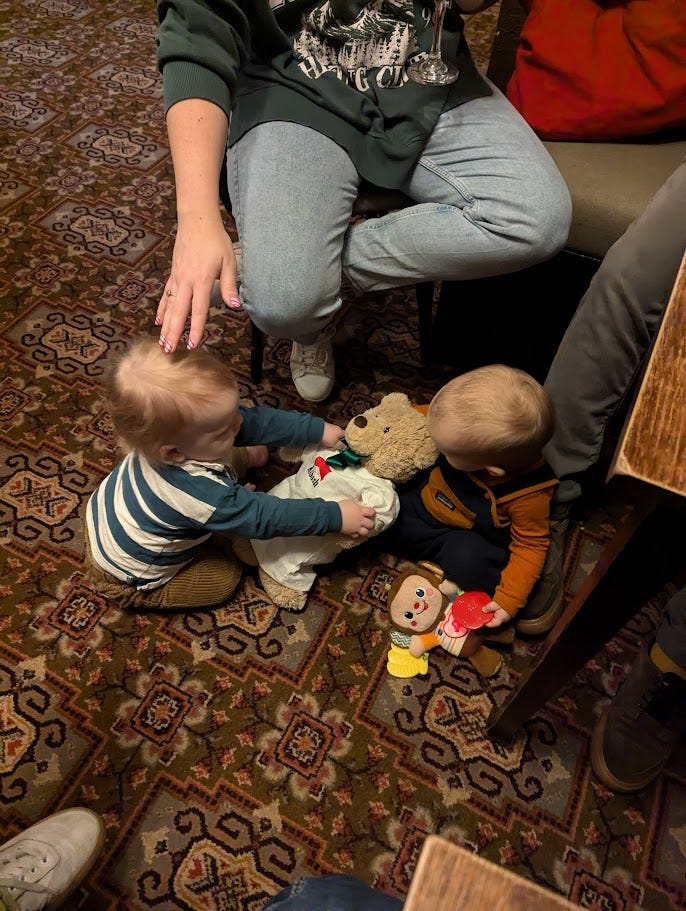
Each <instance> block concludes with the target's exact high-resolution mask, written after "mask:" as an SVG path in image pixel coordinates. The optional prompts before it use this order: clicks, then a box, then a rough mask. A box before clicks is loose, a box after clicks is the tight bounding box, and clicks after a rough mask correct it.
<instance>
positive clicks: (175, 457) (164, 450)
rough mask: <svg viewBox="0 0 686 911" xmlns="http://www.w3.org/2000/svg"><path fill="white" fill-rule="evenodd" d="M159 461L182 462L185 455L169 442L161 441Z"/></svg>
mask: <svg viewBox="0 0 686 911" xmlns="http://www.w3.org/2000/svg"><path fill="white" fill-rule="evenodd" d="M159 453H160V461H161V462H184V461H185V459H186V457H185V455H184V454H183V453H182V452H181V451H180V450H179V449H177V448H176V446H173V445H172V444H171V443H163V444H162V445H161V446H160V449H159Z"/></svg>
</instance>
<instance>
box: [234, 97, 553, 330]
mask: <svg viewBox="0 0 686 911" xmlns="http://www.w3.org/2000/svg"><path fill="white" fill-rule="evenodd" d="M227 164H228V189H229V195H230V197H231V204H232V208H233V214H234V217H235V219H236V225H237V228H238V233H239V237H240V239H241V244H242V248H243V265H242V278H241V281H242V284H241V295H242V299H243V306H244V308H245V309H246V311H247V312H248V313H249V314H250V316H251V318H252V319H253V321H254V322H255V324H256V325H257V326H258V327H259V328H260V329H262V330H263V331H264V332H266V333H267V334H268V335H272V336H275V337H283V338H290V339H294V340H296V341H298V342H301V343H304V344H309V343H311V342H313V341H314V340H315V338H316V337H317V335H318V334H319V332H320V331H321V330H322V329H323V328H324V327H325V326H326V325H327V324H328V323H329V322H330V321H331V320H332V319H333V318H334V317H335V315H336V313H337V311H338V309H339V308H340V306H341V299H340V294H339V292H340V285H341V278H342V274H343V275H345V277H346V278H347V279H348V280H349V281H350V282H351V283H352V285H353V286H354V287H355V288H357V289H358V290H359V291H377V290H382V289H385V288H394V287H399V286H401V285H411V284H414V283H416V282H418V281H425V280H461V279H473V278H483V277H486V276H490V275H499V274H503V273H506V272H514V271H516V270H518V269H523V268H525V267H526V266H531V265H533V264H534V263H536V262H540V261H542V260H544V259H547V258H548V257H550V256H552V255H553V254H555V253H556V252H558V251H559V250H560V249H561V248H562V246H563V245H564V243H565V241H566V239H567V234H568V231H569V224H570V219H571V201H570V198H569V193H568V191H567V187H566V185H565V183H564V181H563V179H562V177H561V175H560V174H559V172H558V170H557V168H556V166H555V164H554V163H553V161H552V159H551V158H550V156H549V155H548V153H547V151H546V150H545V148H544V147H543V145H542V144H541V142H540V141H539V140H538V138H537V137H536V135H535V134H534V133H533V131H532V130H531V129H530V127H529V126H528V125H527V124H526V123H525V122H524V120H523V119H522V118H521V117H520V115H519V114H518V112H517V111H516V110H515V109H514V108H513V107H512V105H511V104H510V103H509V102H508V101H507V99H506V98H505V97H504V96H503V95H502V94H501V93H500V92H499V91H498V89H496V88H495V87H494V88H493V95H491V96H489V97H486V98H477V99H475V100H474V101H469V102H467V103H466V104H463V105H460V106H459V107H457V108H454V109H453V110H450V111H447V112H446V113H444V114H443V115H441V117H440V118H439V121H438V123H437V125H436V128H435V129H434V132H433V134H432V135H431V137H430V139H429V141H428V143H427V145H426V146H425V148H424V152H423V154H422V156H421V158H420V159H419V162H418V164H417V165H416V167H415V168H414V171H413V172H412V174H411V175H410V179H409V180H408V182H407V185H406V186H404V187H401V188H400V189H402V190H403V191H404V192H405V193H406V194H407V195H408V196H409V197H410V198H411V199H413V200H415V201H416V204H415V205H412V206H409V207H407V208H405V209H402V210H400V211H398V212H394V213H391V214H389V215H385V216H383V217H382V218H371V219H367V220H366V221H364V222H362V223H358V224H355V225H352V226H351V225H350V217H351V213H352V208H353V203H354V202H355V198H356V196H357V190H358V186H359V182H360V177H359V174H358V172H357V170H356V168H355V166H354V165H353V163H352V161H351V160H350V158H349V157H348V155H347V153H346V152H345V151H344V150H343V149H342V148H340V146H338V145H337V144H336V143H335V142H333V141H332V140H330V139H328V138H327V137H326V136H323V135H321V134H320V133H317V132H316V131H314V130H312V129H310V128H308V127H303V126H300V125H299V124H295V123H287V122H282V121H278V122H272V123H265V124H262V125H260V126H257V127H254V128H253V129H252V130H250V132H249V133H247V134H246V135H245V136H244V137H243V138H242V139H240V140H239V141H238V142H237V143H235V145H234V146H232V148H231V149H229V151H228V156H227Z"/></svg>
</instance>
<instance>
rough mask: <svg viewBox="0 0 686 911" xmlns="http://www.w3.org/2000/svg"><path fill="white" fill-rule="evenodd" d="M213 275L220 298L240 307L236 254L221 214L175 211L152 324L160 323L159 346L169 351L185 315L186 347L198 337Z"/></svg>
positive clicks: (198, 339) (228, 304)
mask: <svg viewBox="0 0 686 911" xmlns="http://www.w3.org/2000/svg"><path fill="white" fill-rule="evenodd" d="M216 279H219V287H220V291H221V295H222V299H223V300H224V302H225V303H226V304H227V306H229V307H233V308H236V309H237V308H238V307H240V301H239V299H238V289H237V287H236V257H235V255H234V252H233V246H232V243H231V238H230V237H229V236H228V234H227V233H226V231H225V229H224V224H223V222H222V218H221V214H220V212H219V210H217V212H216V214H214V215H212V214H206V213H194V212H189V213H185V214H184V215H180V216H179V225H178V232H177V235H176V242H175V244H174V255H173V257H172V267H171V274H170V276H169V278H168V279H167V282H166V284H165V286H164V291H163V293H162V297H161V298H160V302H159V305H158V307H157V314H156V318H155V325H157V326H159V327H160V345H162V346H163V347H164V350H165V351H168V352H169V351H173V350H174V349H175V348H176V346H177V345H178V342H179V339H180V337H181V335H182V333H183V331H184V329H185V327H186V322H187V319H188V316H189V314H190V317H191V324H190V331H189V333H188V341H187V347H188V348H195V347H196V346H197V345H198V344H199V343H200V341H201V339H202V334H203V330H204V328H205V323H206V321H207V314H208V311H209V308H210V294H211V293H212V288H213V286H214V282H215V280H216Z"/></svg>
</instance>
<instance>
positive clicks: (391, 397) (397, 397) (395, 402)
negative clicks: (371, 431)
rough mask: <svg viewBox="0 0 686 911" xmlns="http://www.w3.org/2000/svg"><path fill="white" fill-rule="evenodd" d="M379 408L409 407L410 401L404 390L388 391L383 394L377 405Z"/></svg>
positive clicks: (410, 405)
mask: <svg viewBox="0 0 686 911" xmlns="http://www.w3.org/2000/svg"><path fill="white" fill-rule="evenodd" d="M378 407H379V408H385V407H388V408H402V407H405V408H411V407H412V403H411V402H410V400H409V398H408V397H407V396H406V395H405V393H404V392H389V393H388V395H385V396H384V397H383V398H382V399H381V401H380V402H379V405H378Z"/></svg>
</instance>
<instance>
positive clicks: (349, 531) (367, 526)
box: [338, 500, 376, 538]
mask: <svg viewBox="0 0 686 911" xmlns="http://www.w3.org/2000/svg"><path fill="white" fill-rule="evenodd" d="M338 505H339V507H340V510H341V520H342V521H341V532H342V534H344V535H350V536H351V537H352V538H363V537H365V536H366V535H368V534H369V532H370V531H371V529H372V528H374V516H375V515H376V510H375V509H372V507H371V506H364V505H363V504H362V503H358V502H357V501H356V500H341V501H340V502H339V504H338Z"/></svg>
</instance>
